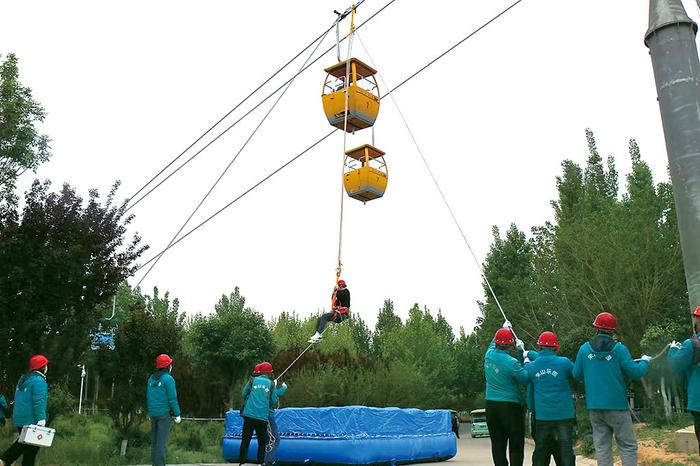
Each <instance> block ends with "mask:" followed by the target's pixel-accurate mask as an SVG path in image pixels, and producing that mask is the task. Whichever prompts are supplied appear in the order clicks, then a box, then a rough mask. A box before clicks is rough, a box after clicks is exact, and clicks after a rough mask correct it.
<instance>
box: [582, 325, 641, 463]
mask: <svg viewBox="0 0 700 466" xmlns="http://www.w3.org/2000/svg"><path fill="white" fill-rule="evenodd" d="M593 326H594V327H595V328H596V330H597V335H596V336H595V338H593V340H591V341H590V342H586V343H584V344H583V345H582V346H581V348H580V349H579V351H578V355H577V356H576V363H575V364H574V372H573V375H574V378H575V379H576V380H579V381H583V382H584V383H585V386H586V408H587V409H588V416H589V418H590V421H591V427H592V428H593V444H594V446H595V451H596V458H597V460H598V465H599V466H613V452H612V436H613V434H615V440H616V441H617V446H618V447H619V449H620V458H621V459H622V466H636V464H637V435H636V433H635V432H634V427H633V426H632V417H631V416H630V411H629V405H628V403H627V386H626V384H625V376H627V377H629V378H630V379H632V380H639V379H641V378H642V377H644V375H645V374H646V373H647V372H648V371H649V361H650V360H651V357H650V356H646V355H644V356H642V358H641V360H640V361H639V362H636V361H634V360H633V359H632V356H631V355H630V352H629V350H628V349H627V347H626V346H625V345H623V344H622V343H620V342H618V341H615V339H614V338H613V335H614V334H615V330H616V329H617V320H616V319H615V316H613V315H612V314H610V313H608V312H602V313H600V314H598V316H597V317H596V318H595V321H594V322H593Z"/></svg>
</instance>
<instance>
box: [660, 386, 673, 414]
mask: <svg viewBox="0 0 700 466" xmlns="http://www.w3.org/2000/svg"><path fill="white" fill-rule="evenodd" d="M661 397H662V398H663V400H664V414H665V415H666V419H667V420H669V421H670V420H671V400H670V399H669V394H668V391H667V389H666V377H661Z"/></svg>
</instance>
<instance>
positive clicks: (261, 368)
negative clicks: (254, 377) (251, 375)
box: [255, 362, 273, 374]
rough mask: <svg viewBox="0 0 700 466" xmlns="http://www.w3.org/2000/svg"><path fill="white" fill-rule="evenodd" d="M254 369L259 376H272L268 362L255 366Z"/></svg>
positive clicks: (270, 365)
mask: <svg viewBox="0 0 700 466" xmlns="http://www.w3.org/2000/svg"><path fill="white" fill-rule="evenodd" d="M255 368H256V369H257V370H258V373H260V374H272V372H273V370H272V364H270V363H269V362H262V363H260V364H258V365H257V366H255Z"/></svg>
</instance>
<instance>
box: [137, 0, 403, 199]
mask: <svg viewBox="0 0 700 466" xmlns="http://www.w3.org/2000/svg"><path fill="white" fill-rule="evenodd" d="M365 1H366V0H361V1H360V2H358V4H357V5H356V7H357V6H359V5H361V4H362V3H364V2H365ZM395 1H396V0H390V1H389V2H387V3H386V4H384V6H382V7H381V8H380V9H379V10H377V11H375V12H374V13H373V14H372V15H371V16H370V17H369V18H367V19H366V20H365V21H364V22H362V23H361V24H360V25H358V26H357V28H356V29H359V28H361V27H362V26H364V25H366V24H367V23H368V22H370V21H371V20H372V19H374V18H375V17H376V16H377V15H379V14H380V13H381V12H383V11H384V10H385V9H386V8H388V7H389V6H390V5H391V4H393V3H394V2H395ZM347 11H349V10H346V12H345V13H342V14H341V15H340V17H339V19H336V21H339V20H340V19H344V18H345V17H347ZM335 24H336V23H335V22H334V23H333V26H331V27H330V28H329V29H328V30H327V31H326V32H325V33H324V35H325V34H328V32H329V31H330V30H332V29H333V27H334V26H335ZM319 37H321V36H319ZM345 39H346V38H345V37H343V38H342V39H340V42H342V41H344V40H345ZM317 40H318V39H317ZM317 40H316V41H317ZM316 41H314V42H312V43H311V44H309V45H308V46H307V47H306V48H305V49H304V50H302V51H301V52H300V53H299V54H298V55H297V56H295V57H294V58H293V59H292V60H290V63H291V62H292V61H294V60H296V59H297V58H298V57H299V56H300V55H301V54H302V53H303V52H305V51H306V50H308V48H309V47H311V46H312V45H313V44H314V43H316ZM335 47H336V45H333V46H331V47H330V48H328V49H327V50H325V51H324V52H323V53H322V54H321V55H319V56H318V57H317V58H316V59H314V60H313V61H312V62H311V63H309V64H308V65H307V66H306V67H304V68H303V69H301V70H300V71H299V72H298V73H296V74H295V75H293V76H292V77H291V78H289V79H288V80H287V81H285V82H284V83H282V84H281V85H280V86H279V87H277V88H276V89H275V90H274V91H272V92H271V93H269V94H268V95H267V96H266V97H265V98H264V99H263V100H261V101H260V102H258V103H257V104H256V105H255V106H253V108H251V109H250V110H248V111H247V112H246V113H245V114H243V116H241V117H240V118H239V119H238V120H236V121H234V122H233V123H232V124H231V125H229V126H227V127H226V128H225V129H224V130H223V131H221V132H220V133H219V134H218V135H217V136H216V137H214V138H213V139H212V140H211V141H209V142H208V143H207V144H206V145H204V146H203V147H202V148H201V149H199V150H198V151H197V152H195V153H194V154H193V155H192V156H190V158H188V159H187V160H185V161H184V162H183V163H182V164H180V165H179V166H178V167H177V168H176V169H175V170H173V171H172V172H170V173H169V174H168V175H167V176H166V177H165V178H163V179H162V180H161V181H159V182H158V183H157V184H156V185H155V186H154V187H152V188H151V189H149V190H148V191H147V192H146V193H145V194H143V195H142V196H141V197H140V198H138V199H137V200H136V201H134V202H131V199H133V198H134V197H136V196H137V195H138V194H139V193H140V192H141V191H143V190H144V189H145V188H146V187H147V186H148V185H150V183H152V182H153V181H154V180H155V179H156V178H157V177H158V176H160V175H161V174H162V173H163V172H164V171H165V170H167V168H169V167H170V166H171V165H172V164H173V163H175V162H176V161H177V160H178V159H179V158H180V157H182V155H184V154H185V153H186V152H187V151H188V150H189V149H191V148H192V147H193V146H194V145H195V144H196V143H197V142H199V141H200V140H201V139H202V138H203V137H204V136H205V135H206V134H208V133H209V132H211V130H213V129H214V128H215V127H216V126H218V124H220V123H221V122H222V121H223V120H224V119H225V118H226V117H228V116H229V115H230V114H231V113H233V111H234V110H236V109H238V108H239V107H240V105H241V104H243V102H244V101H245V100H247V99H248V98H249V97H250V96H248V97H246V98H245V99H244V101H241V102H240V103H239V104H238V105H236V107H234V108H233V109H232V110H231V111H230V112H229V113H227V114H226V115H225V116H224V117H222V118H221V119H220V120H219V121H218V122H217V123H216V124H215V125H214V126H212V127H211V128H210V129H209V130H208V131H207V133H205V134H203V135H202V136H201V137H200V138H198V139H197V140H196V141H195V142H193V143H192V144H191V145H190V146H189V147H188V148H187V149H185V150H184V151H183V152H182V153H181V154H180V155H178V156H177V157H176V158H175V159H174V160H172V161H171V162H170V163H169V164H168V165H166V166H165V167H164V168H163V169H162V170H161V171H160V172H158V173H157V174H156V175H155V176H154V177H153V178H151V180H150V181H149V182H148V183H146V184H145V185H144V186H142V187H141V189H139V191H137V192H136V193H135V194H134V195H133V196H132V197H131V198H129V199H128V200H127V208H126V210H125V212H128V211H129V210H131V209H132V208H134V207H136V205H138V204H139V203H141V201H143V200H144V199H145V198H146V197H148V196H149V195H150V194H151V193H153V191H155V190H156V189H158V188H159V187H160V186H161V185H163V184H164V183H165V182H166V181H168V180H169V179H170V178H172V177H173V176H174V175H175V174H176V173H178V172H179V171H180V170H182V169H183V168H184V167H185V166H187V165H188V164H189V163H190V162H191V161H192V160H194V159H195V158H197V156H199V155H200V154H201V153H202V152H204V151H205V150H206V149H207V148H209V146H211V145H212V144H214V143H215V142H216V141H218V140H219V139H220V138H221V137H222V136H224V135H225V134H226V133H228V132H229V131H230V130H231V129H233V128H234V127H235V126H236V125H238V123H240V122H241V121H243V120H244V119H245V118H246V117H248V116H249V115H250V114H251V113H253V112H254V111H255V110H257V109H258V108H259V107H260V106H261V105H262V104H264V103H265V102H267V101H268V100H269V99H270V98H271V97H272V96H273V95H275V94H276V93H278V92H279V91H280V90H282V89H283V88H284V86H286V85H287V84H289V83H290V82H291V81H292V80H293V79H294V78H296V77H297V76H299V75H300V74H302V73H303V72H305V71H306V70H308V69H309V68H310V67H311V66H313V65H314V64H315V63H316V62H318V61H319V60H320V59H321V58H323V57H324V56H325V55H326V54H327V53H328V52H330V51H331V50H333V49H334V48H335ZM286 66H287V65H285V67H286ZM279 71H282V69H280V70H279ZM279 71H278V73H279ZM276 74H277V73H275V75H276ZM275 75H273V76H270V78H268V79H267V80H266V81H265V82H264V83H263V84H261V85H260V86H259V88H262V87H263V86H264V85H265V84H267V83H268V82H269V81H270V80H271V79H272V78H273V77H274V76H275ZM257 90H258V89H256V90H255V91H253V92H252V93H251V94H250V95H251V96H252V95H253V94H254V93H255V92H257Z"/></svg>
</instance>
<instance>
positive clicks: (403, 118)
mask: <svg viewBox="0 0 700 466" xmlns="http://www.w3.org/2000/svg"><path fill="white" fill-rule="evenodd" d="M522 1H523V0H517V1H516V2H515V3H513V4H511V5H510V6H509V7H508V8H506V9H505V10H503V11H502V12H500V13H499V14H498V15H496V16H494V17H493V18H491V19H490V20H489V21H487V22H486V23H484V24H483V25H482V26H480V27H479V28H477V29H476V30H474V31H473V32H472V33H471V34H469V35H468V36H466V37H465V38H464V39H462V40H460V41H459V42H457V43H456V44H455V45H453V46H452V47H450V48H449V49H448V50H447V51H445V52H443V53H442V54H440V55H439V56H438V57H436V58H435V59H433V60H432V61H431V62H430V63H428V64H427V65H426V66H424V67H423V68H421V69H419V70H418V71H417V72H416V73H414V74H413V75H411V76H409V77H408V78H407V79H405V80H403V81H402V82H401V83H399V84H398V85H397V86H395V87H394V88H392V89H391V90H390V91H389V92H388V93H387V94H385V97H386V96H387V95H390V96H391V100H392V102H393V103H394V107H396V111H397V112H398V114H399V116H400V117H401V120H402V121H403V124H404V126H405V127H406V130H407V131H408V134H409V136H410V137H411V140H412V141H413V144H414V145H415V146H416V150H417V151H418V154H419V155H420V157H421V160H422V161H423V165H425V168H426V170H427V171H428V174H429V175H430V178H431V179H432V180H433V184H434V185H435V188H436V189H437V191H438V193H439V194H440V197H441V198H442V201H443V203H444V204H445V207H446V208H447V211H448V212H449V214H450V217H451V218H452V221H453V222H454V224H455V226H456V227H457V229H458V230H459V233H460V235H461V236H462V239H463V240H464V243H465V244H466V246H467V249H468V250H469V253H470V255H471V257H472V259H473V260H474V263H475V265H476V267H477V269H478V270H479V273H480V275H481V277H482V278H483V280H484V282H485V283H486V286H487V287H488V289H489V292H490V293H491V296H492V297H493V300H494V302H495V303H496V306H497V307H498V310H499V311H500V312H501V315H502V316H503V320H504V321H506V322H510V321H509V319H508V317H507V316H506V313H505V311H504V309H503V306H502V305H501V302H500V300H499V299H498V296H497V295H496V292H495V291H494V289H493V287H492V286H491V282H490V280H489V279H488V277H486V273H485V272H484V269H483V267H482V266H481V263H480V262H479V259H478V258H477V256H476V253H475V252H474V250H473V249H472V247H471V244H470V243H469V240H468V239H467V235H466V234H465V233H464V230H463V229H462V226H461V225H460V223H459V221H458V220H457V216H456V215H455V213H454V211H453V210H452V207H451V206H450V203H449V202H448V200H447V197H446V196H445V193H444V192H443V190H442V188H441V187H440V184H439V183H438V180H437V178H436V176H435V174H434V173H433V170H432V169H431V168H430V165H429V164H428V160H427V159H426V157H425V154H424V153H423V150H422V149H421V147H420V145H419V144H418V140H417V139H416V137H415V135H414V134H413V131H412V130H411V127H410V126H409V124H408V121H407V120H406V117H405V116H404V114H403V112H402V111H401V108H400V107H399V104H398V102H397V101H396V97H395V96H394V94H393V92H394V91H395V90H397V89H398V88H400V87H401V86H403V85H404V84H405V83H406V82H408V81H409V80H410V79H411V78H412V77H413V76H415V75H416V74H418V73H420V72H421V71H423V70H425V69H426V68H427V67H428V66H430V65H432V64H433V63H435V62H436V61H438V60H439V59H440V58H442V57H444V56H445V55H446V54H447V53H449V52H450V51H452V50H454V49H455V48H456V47H457V46H459V45H461V44H462V43H464V42H465V41H466V40H468V39H469V38H471V37H473V36H474V35H475V34H477V33H478V32H479V31H481V30H483V29H484V28H485V27H486V26H488V25H489V24H491V23H493V22H494V21H495V20H496V19H498V18H499V17H501V16H502V15H504V14H505V13H507V12H508V11H509V10H510V9H512V8H513V7H515V6H516V5H517V4H519V3H521V2H522ZM357 39H358V40H359V41H360V45H362V48H363V49H364V51H365V53H366V54H367V57H368V58H369V60H370V62H371V63H372V66H374V67H375V68H377V66H376V64H375V63H374V60H373V59H372V57H371V55H370V53H369V51H368V50H367V47H366V46H365V43H364V42H363V41H362V37H360V35H359V34H357ZM377 69H378V68H377ZM377 74H378V75H379V79H380V80H381V81H382V84H383V85H384V87H385V88H387V89H388V88H389V87H388V86H387V84H386V81H384V77H383V75H382V74H380V73H377ZM510 331H511V332H512V333H513V336H514V337H515V338H516V339H517V338H518V336H517V335H516V333H515V331H514V330H513V329H512V328H510Z"/></svg>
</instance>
